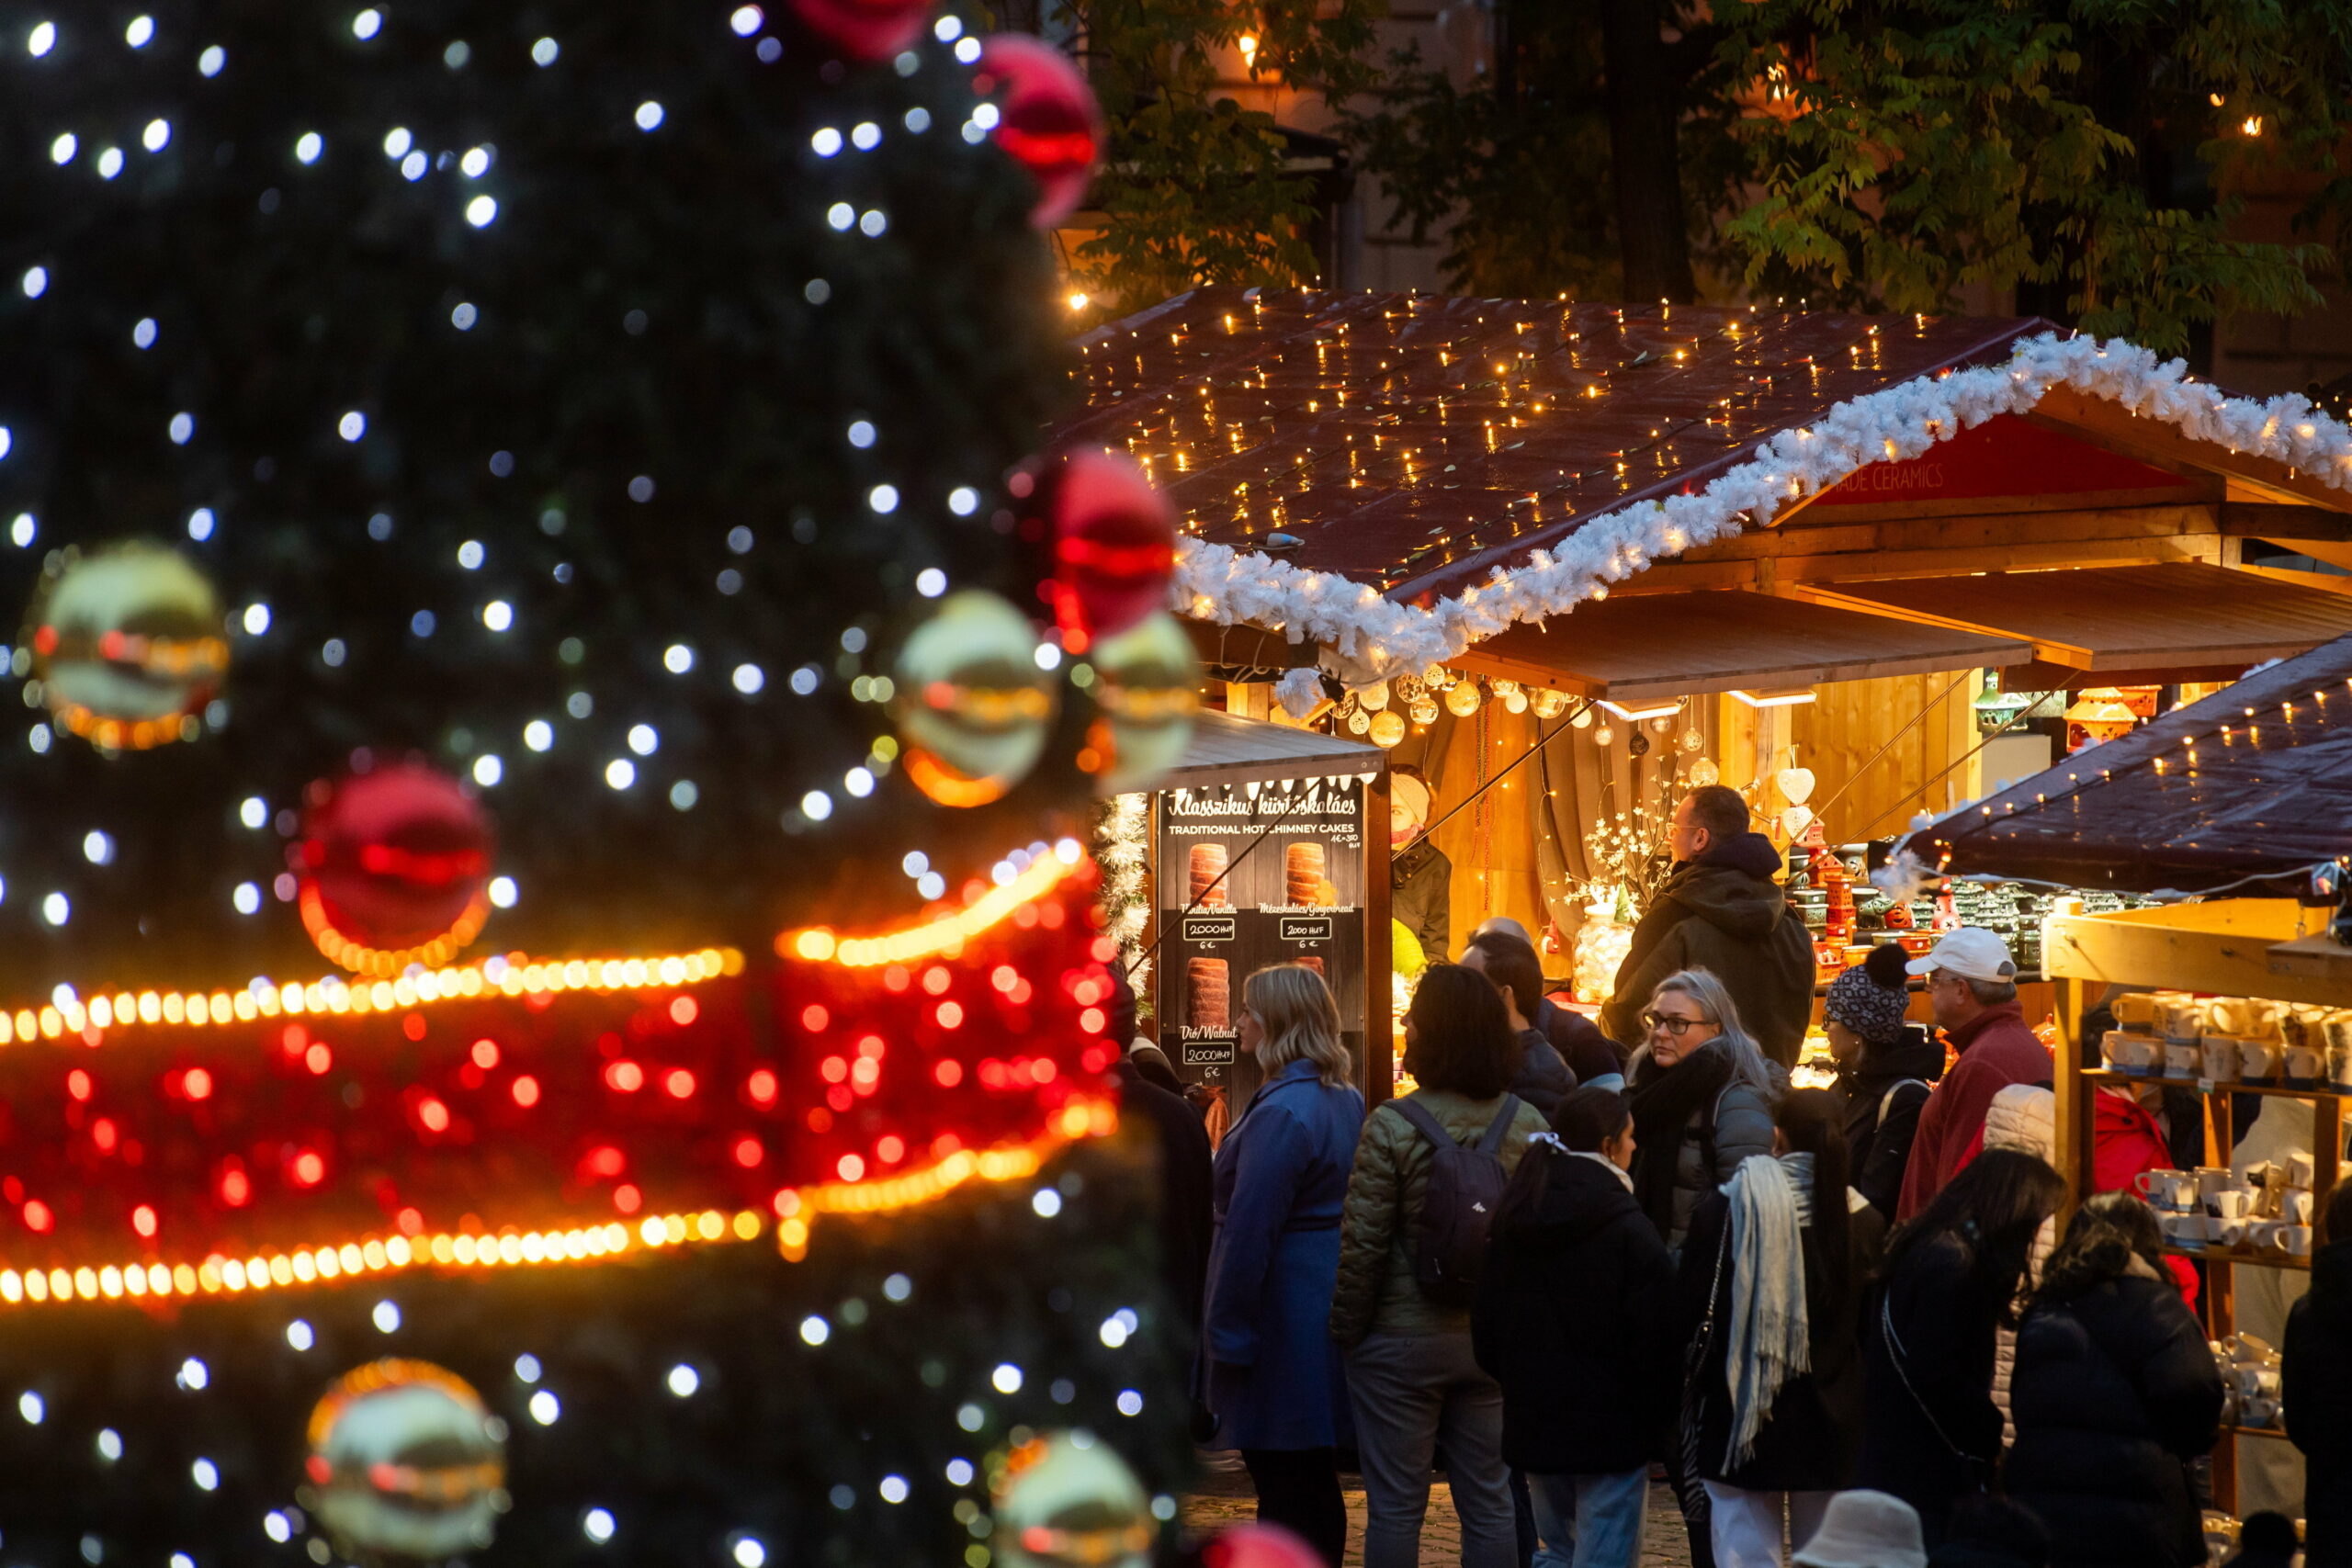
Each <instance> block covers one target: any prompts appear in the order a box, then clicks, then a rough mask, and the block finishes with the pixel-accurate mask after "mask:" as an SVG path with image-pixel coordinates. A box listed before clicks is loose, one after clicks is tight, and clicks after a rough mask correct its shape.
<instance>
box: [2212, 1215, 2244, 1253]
mask: <svg viewBox="0 0 2352 1568" xmlns="http://www.w3.org/2000/svg"><path fill="white" fill-rule="evenodd" d="M2205 1223H2206V1224H2208V1225H2210V1226H2215V1227H2218V1228H2217V1229H2215V1230H2214V1231H2213V1233H2212V1239H2213V1240H2215V1241H2218V1242H2220V1243H2221V1244H2222V1246H2223V1247H2244V1246H2245V1233H2246V1227H2247V1224H2248V1222H2246V1221H2245V1220H2208V1221H2206V1222H2205Z"/></svg>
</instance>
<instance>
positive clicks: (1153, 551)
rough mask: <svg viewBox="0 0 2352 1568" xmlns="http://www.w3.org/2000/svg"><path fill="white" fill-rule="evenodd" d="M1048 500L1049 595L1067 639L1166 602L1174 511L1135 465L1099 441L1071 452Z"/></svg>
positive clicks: (1109, 627)
mask: <svg viewBox="0 0 2352 1568" xmlns="http://www.w3.org/2000/svg"><path fill="white" fill-rule="evenodd" d="M1046 513H1047V517H1048V520H1049V522H1050V523H1051V525H1052V527H1053V539H1054V579H1053V582H1052V584H1051V585H1050V587H1049V590H1048V594H1049V597H1050V598H1051V599H1052V601H1053V605H1054V619H1055V620H1056V622H1057V623H1058V624H1059V625H1060V626H1061V628H1062V631H1063V633H1064V635H1065V637H1068V636H1069V634H1072V633H1076V634H1079V636H1080V637H1081V638H1083V639H1086V640H1091V639H1093V638H1096V637H1108V636H1110V635H1111V634H1112V633H1114V632H1120V631H1125V629H1126V628H1127V627H1129V626H1134V625H1135V624H1136V622H1138V621H1140V620H1142V619H1143V618H1144V617H1145V616H1146V615H1150V614H1151V613H1152V612H1153V611H1154V610H1157V609H1159V608H1160V607H1161V606H1162V605H1163V604H1165V603H1166V602H1167V598H1168V583H1169V580H1170V578H1172V577H1173V576H1174V575H1175V572H1176V513H1175V510H1174V508H1172V507H1170V505H1169V504H1168V498H1167V497H1166V496H1163V495H1161V494H1160V493H1159V491H1158V490H1157V489H1156V488H1154V487H1153V485H1152V482H1151V480H1150V479H1148V478H1146V477H1145V475H1144V471H1143V468H1142V467H1141V465H1139V464H1137V463H1136V461H1135V460H1134V459H1132V458H1129V457H1121V456H1119V455H1117V454H1115V453H1112V452H1106V451H1103V449H1101V448H1100V447H1091V448H1081V449H1080V450H1077V451H1074V452H1071V453H1069V455H1068V456H1066V457H1063V458H1062V459H1061V461H1060V463H1059V464H1057V466H1056V468H1055V471H1054V473H1053V476H1052V482H1051V485H1050V487H1049V489H1048V491H1047V493H1046ZM1072 651H1073V652H1076V651H1080V648H1079V647H1078V646H1073V648H1072Z"/></svg>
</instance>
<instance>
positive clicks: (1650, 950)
mask: <svg viewBox="0 0 2352 1568" xmlns="http://www.w3.org/2000/svg"><path fill="white" fill-rule="evenodd" d="M1668 846H1669V847H1670V848H1671V850H1672V851H1673V853H1674V871H1673V873H1672V874H1670V875H1668V877H1667V879H1666V884H1665V886H1662V887H1660V888H1659V889H1658V891H1657V897H1654V898H1653V899H1651V901H1650V907H1649V908H1648V909H1647V910H1645V912H1644V913H1643V915H1642V919H1641V923H1640V924H1639V925H1636V926H1635V927H1634V942H1633V946H1632V947H1631V948H1630V949H1629V950H1628V951H1627V952H1626V954H1625V961H1624V963H1623V964H1619V965H1618V966H1617V985H1616V988H1615V992H1614V994H1613V995H1611V997H1610V998H1609V1005H1608V1006H1607V1007H1605V1008H1603V1009H1601V1010H1600V1028H1601V1032H1603V1033H1605V1034H1607V1035H1608V1036H1609V1037H1610V1038H1611V1040H1620V1041H1624V1042H1627V1043H1638V1042H1640V1041H1641V1040H1642V1039H1643V1038H1644V1037H1645V1032H1644V1030H1643V1028H1642V1023H1641V1017H1642V1010H1643V1009H1644V1008H1646V1007H1648V1006H1649V1005H1650V992H1651V990H1652V989H1653V988H1655V987H1656V986H1657V983H1658V982H1659V981H1660V980H1663V979H1665V978H1666V977H1667V976H1668V975H1671V974H1673V973H1674V972H1675V971H1676V970H1678V969H1707V970H1712V971H1713V973H1714V975H1715V976H1716V978H1718V979H1720V980H1722V981H1723V983H1724V988H1725V989H1727V990H1729V991H1730V992H1731V999H1732V1005H1733V1006H1734V1007H1735V1008H1736V1009H1737V1010H1738V1011H1739V1021H1740V1024H1741V1026H1742V1027H1744V1028H1745V1029H1746V1030H1747V1032H1748V1033H1749V1034H1750V1035H1751V1036H1753V1037H1754V1039H1755V1041H1756V1043H1758V1045H1760V1046H1762V1047H1763V1048H1764V1054H1765V1055H1767V1056H1770V1058H1771V1059H1772V1060H1774V1061H1776V1062H1778V1063H1780V1064H1781V1066H1783V1067H1793V1066H1796V1060H1797V1051H1798V1049H1799V1047H1800V1046H1802V1045H1803V1044H1804V1031H1805V1025H1806V1024H1807V1023H1809V1022H1810V1021H1812V1018H1813V938H1812V936H1811V935H1810V934H1809V933H1808V932H1807V931H1805V929H1804V917H1803V916H1802V915H1800V914H1798V913H1797V912H1796V909H1795V908H1793V907H1792V905H1791V904H1790V903H1789V899H1788V895H1787V894H1785V893H1783V892H1781V887H1780V885H1779V884H1777V883H1775V882H1774V881H1773V880H1772V877H1773V875H1774V874H1776V873H1777V872H1779V871H1780V869H1781V852H1780V851H1778V850H1776V849H1774V848H1773V847H1772V840H1770V839H1767V838H1766V837H1764V835H1763V834H1761V833H1755V832H1750V831H1749V830H1748V827H1747V801H1745V800H1743V799H1741V798H1740V794H1739V792H1738V791H1737V790H1736V789H1728V788H1726V787H1724V785H1722V784H1709V785H1707V786H1706V787H1705V788H1704V789H1694V790H1692V791H1691V793H1690V794H1689V795H1684V796H1683V797H1682V804H1681V805H1680V806H1679V807H1675V811H1674V829H1673V833H1672V836H1671V837H1670V839H1669V840H1668Z"/></svg>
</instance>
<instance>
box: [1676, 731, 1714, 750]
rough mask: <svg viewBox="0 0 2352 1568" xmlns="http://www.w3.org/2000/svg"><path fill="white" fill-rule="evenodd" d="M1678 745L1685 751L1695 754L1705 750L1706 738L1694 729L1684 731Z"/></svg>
mask: <svg viewBox="0 0 2352 1568" xmlns="http://www.w3.org/2000/svg"><path fill="white" fill-rule="evenodd" d="M1679 744H1680V746H1681V747H1682V749H1683V750H1685V751H1689V752H1691V753H1694V754H1695V753H1697V752H1700V751H1703V750H1706V749H1707V738H1706V737H1705V736H1703V735H1702V734H1700V733H1699V732H1698V731H1697V730H1695V729H1686V730H1684V731H1683V732H1682V739H1681V741H1680V742H1679Z"/></svg>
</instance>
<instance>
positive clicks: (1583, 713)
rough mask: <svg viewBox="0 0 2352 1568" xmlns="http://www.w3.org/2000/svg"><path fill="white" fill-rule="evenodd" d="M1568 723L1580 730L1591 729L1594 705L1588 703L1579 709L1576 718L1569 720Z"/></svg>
mask: <svg viewBox="0 0 2352 1568" xmlns="http://www.w3.org/2000/svg"><path fill="white" fill-rule="evenodd" d="M1568 722H1569V723H1570V724H1572V725H1574V726H1575V727H1576V728H1578V729H1590V728H1592V705H1590V704H1589V703H1588V704H1586V705H1584V706H1583V707H1580V708H1578V709H1577V716H1576V717H1574V718H1572V719H1570V720H1568Z"/></svg>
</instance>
